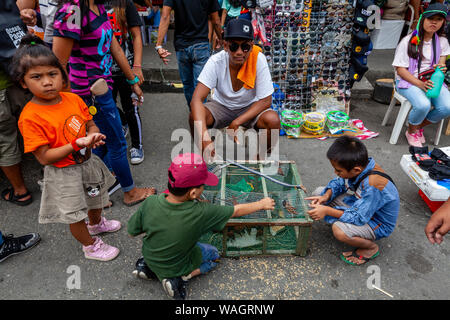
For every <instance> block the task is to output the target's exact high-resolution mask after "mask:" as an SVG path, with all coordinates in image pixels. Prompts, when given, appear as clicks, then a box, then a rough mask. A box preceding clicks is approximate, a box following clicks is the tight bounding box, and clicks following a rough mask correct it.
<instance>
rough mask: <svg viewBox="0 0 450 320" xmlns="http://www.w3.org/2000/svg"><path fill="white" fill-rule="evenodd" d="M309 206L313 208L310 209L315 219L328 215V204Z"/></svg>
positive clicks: (310, 214) (312, 217)
mask: <svg viewBox="0 0 450 320" xmlns="http://www.w3.org/2000/svg"><path fill="white" fill-rule="evenodd" d="M309 206H310V207H311V208H313V209H311V210H309V211H308V214H309V216H310V217H311V219H313V220H316V221H317V220H322V219H323V218H324V217H325V216H326V215H327V210H328V207H327V206H323V205H321V204H311V203H310V204H309Z"/></svg>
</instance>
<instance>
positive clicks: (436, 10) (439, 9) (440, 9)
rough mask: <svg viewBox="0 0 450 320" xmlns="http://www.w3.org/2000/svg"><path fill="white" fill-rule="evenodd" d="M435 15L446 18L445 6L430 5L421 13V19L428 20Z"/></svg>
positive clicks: (438, 4)
mask: <svg viewBox="0 0 450 320" xmlns="http://www.w3.org/2000/svg"><path fill="white" fill-rule="evenodd" d="M437 14H440V15H442V16H443V17H444V18H445V17H446V16H447V6H446V5H444V4H442V3H440V2H436V3H432V4H430V5H429V6H428V8H426V9H425V11H424V12H423V13H422V17H423V18H429V17H432V16H434V15H437Z"/></svg>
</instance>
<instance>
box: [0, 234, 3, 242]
mask: <svg viewBox="0 0 450 320" xmlns="http://www.w3.org/2000/svg"><path fill="white" fill-rule="evenodd" d="M2 244H3V236H2V232H1V231H0V246H1V245H2Z"/></svg>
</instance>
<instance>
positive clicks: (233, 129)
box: [227, 119, 241, 144]
mask: <svg viewBox="0 0 450 320" xmlns="http://www.w3.org/2000/svg"><path fill="white" fill-rule="evenodd" d="M240 126H241V124H240V123H239V122H238V121H237V120H236V119H235V120H233V121H232V122H231V123H230V124H229V125H228V128H227V133H229V134H231V133H233V135H231V137H232V138H233V141H234V142H235V143H237V144H241V143H240V142H239V139H238V137H237V136H238V132H239V127H240ZM228 130H230V131H228Z"/></svg>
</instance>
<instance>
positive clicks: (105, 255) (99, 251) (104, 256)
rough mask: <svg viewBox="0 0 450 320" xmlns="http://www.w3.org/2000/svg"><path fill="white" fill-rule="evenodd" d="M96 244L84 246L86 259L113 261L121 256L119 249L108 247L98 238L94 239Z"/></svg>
mask: <svg viewBox="0 0 450 320" xmlns="http://www.w3.org/2000/svg"><path fill="white" fill-rule="evenodd" d="M94 239H95V242H94V244H91V245H90V246H87V247H85V246H83V251H84V257H85V258H86V259H92V260H100V261H110V260H113V259H114V258H115V257H117V255H118V254H119V251H120V250H119V249H117V248H116V247H113V246H110V245H107V244H106V243H104V242H103V241H102V239H100V238H98V237H94Z"/></svg>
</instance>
